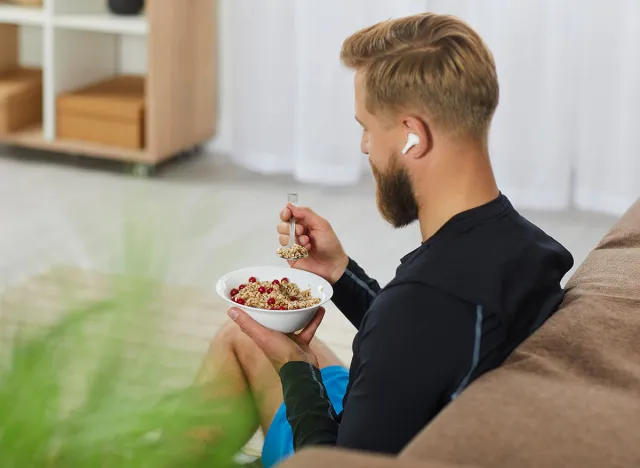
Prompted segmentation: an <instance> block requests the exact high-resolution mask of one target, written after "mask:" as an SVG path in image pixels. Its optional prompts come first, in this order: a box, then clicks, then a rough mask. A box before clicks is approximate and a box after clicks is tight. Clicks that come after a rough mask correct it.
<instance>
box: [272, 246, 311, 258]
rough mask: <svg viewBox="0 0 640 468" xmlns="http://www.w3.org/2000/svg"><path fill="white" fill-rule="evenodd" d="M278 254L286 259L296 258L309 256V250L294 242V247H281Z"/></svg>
mask: <svg viewBox="0 0 640 468" xmlns="http://www.w3.org/2000/svg"><path fill="white" fill-rule="evenodd" d="M278 255H279V256H280V257H281V258H284V259H285V260H295V259H298V258H307V257H308V256H309V251H308V250H307V249H305V248H304V247H302V246H301V245H298V244H294V245H293V247H290V248H289V247H280V248H279V249H278Z"/></svg>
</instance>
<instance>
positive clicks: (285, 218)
mask: <svg viewBox="0 0 640 468" xmlns="http://www.w3.org/2000/svg"><path fill="white" fill-rule="evenodd" d="M290 219H291V210H290V209H289V208H285V209H284V210H282V211H281V212H280V220H281V221H282V222H284V223H288V222H289V220H290Z"/></svg>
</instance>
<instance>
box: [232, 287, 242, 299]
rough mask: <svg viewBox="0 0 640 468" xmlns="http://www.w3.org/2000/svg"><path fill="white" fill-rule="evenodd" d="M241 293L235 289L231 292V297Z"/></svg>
mask: <svg viewBox="0 0 640 468" xmlns="http://www.w3.org/2000/svg"><path fill="white" fill-rule="evenodd" d="M239 292H240V291H238V290H237V289H236V288H233V289H232V290H231V297H233V296H235V295H236V294H238V293H239Z"/></svg>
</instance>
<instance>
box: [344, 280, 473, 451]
mask: <svg viewBox="0 0 640 468" xmlns="http://www.w3.org/2000/svg"><path fill="white" fill-rule="evenodd" d="M475 311H476V308H475V307H474V306H472V305H471V304H468V303H466V302H463V301H461V300H459V299H457V298H455V297H453V296H449V295H447V294H445V293H442V292H439V291H437V290H434V289H432V288H429V287H427V286H424V285H399V286H395V287H393V288H391V289H388V290H385V291H384V292H383V293H382V294H380V296H379V297H378V299H377V300H376V302H375V303H374V305H373V307H372V309H371V310H370V312H369V313H368V314H367V318H366V320H365V323H363V325H362V328H361V331H360V335H361V336H360V340H359V349H358V353H359V357H360V359H359V365H358V367H357V368H356V369H354V372H353V376H352V381H351V388H350V392H349V395H348V398H347V400H346V401H345V406H344V411H343V413H342V418H341V423H340V427H339V431H338V438H337V440H336V445H338V446H341V447H345V448H351V449H356V450H365V451H374V452H385V453H398V452H399V451H401V450H402V449H403V448H404V447H405V446H406V444H407V443H409V442H410V440H411V439H412V438H413V437H414V436H415V435H416V434H417V433H418V432H420V430H422V429H423V428H424V427H425V426H426V425H427V424H428V423H429V422H430V421H431V420H432V419H433V417H434V416H436V414H437V413H438V412H439V411H440V409H441V408H443V407H444V406H445V405H446V404H447V403H448V402H449V401H450V400H451V398H452V397H453V396H454V394H456V393H457V392H458V391H459V390H460V386H464V385H465V383H464V382H465V380H468V378H465V377H466V376H467V375H470V374H471V373H472V372H473V370H474V369H473V367H474V354H476V352H475V349H476V346H478V344H477V343H476V340H479V336H477V335H478V333H477V330H478V327H477V316H476V313H475Z"/></svg>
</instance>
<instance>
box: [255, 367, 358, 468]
mask: <svg viewBox="0 0 640 468" xmlns="http://www.w3.org/2000/svg"><path fill="white" fill-rule="evenodd" d="M320 373H321V374H322V381H323V382H324V386H325V388H326V389H327V394H328V395H329V400H331V404H332V405H333V408H334V409H335V411H336V413H340V412H341V411H342V400H343V399H344V396H345V394H346V393H347V385H348V384H349V371H348V370H347V369H345V368H344V367H342V366H333V367H326V368H324V369H322V370H320ZM291 455H293V432H292V431H291V426H290V425H289V421H287V408H286V407H285V406H284V403H283V404H282V406H280V408H279V409H278V411H277V412H276V415H275V416H274V418H273V422H272V423H271V426H269V431H267V435H266V436H265V438H264V447H263V449H262V465H263V466H264V468H271V467H273V466H275V465H277V464H278V463H280V462H282V461H284V460H285V459H286V458H289V457H290V456H291Z"/></svg>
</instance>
